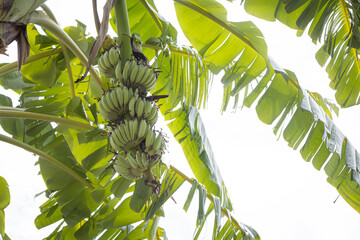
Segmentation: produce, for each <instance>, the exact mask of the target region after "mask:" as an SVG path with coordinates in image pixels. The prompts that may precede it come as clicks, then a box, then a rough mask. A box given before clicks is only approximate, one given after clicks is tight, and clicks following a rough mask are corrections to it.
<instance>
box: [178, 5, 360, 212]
mask: <svg viewBox="0 0 360 240" xmlns="http://www.w3.org/2000/svg"><path fill="white" fill-rule="evenodd" d="M269 4H270V3H269ZM175 8H176V9H177V14H178V15H177V16H178V20H179V22H180V26H181V27H182V29H183V31H184V33H185V34H187V36H189V41H190V42H191V43H192V44H193V45H194V47H195V48H196V50H198V51H199V52H202V51H203V48H204V46H212V45H213V43H215V42H216V41H219V42H218V43H217V45H216V46H217V48H215V49H214V50H215V51H214V53H216V54H218V55H219V56H220V55H222V54H223V55H224V56H229V52H230V51H231V47H229V46H228V45H227V41H228V40H229V39H231V38H232V37H234V38H237V41H238V42H240V43H241V44H240V46H241V48H240V47H239V46H236V47H235V50H237V51H235V52H232V54H233V55H232V57H227V58H225V59H227V61H226V62H224V63H223V65H222V68H223V69H224V70H225V71H226V73H225V75H224V77H223V78H222V82H223V83H224V86H225V93H224V96H225V100H224V101H225V104H224V105H225V106H226V104H227V102H228V101H229V99H230V96H231V95H233V96H235V98H234V99H235V106H236V105H237V102H238V101H239V97H236V96H237V94H239V90H240V89H242V88H245V89H246V90H245V91H244V104H245V105H246V106H250V105H251V104H252V103H254V102H255V101H256V99H258V101H257V106H256V111H257V114H258V117H259V119H260V120H261V121H263V122H264V123H266V124H272V123H274V122H275V121H276V124H275V128H274V132H275V133H277V132H278V130H279V129H284V131H283V136H284V138H285V140H286V141H288V142H289V146H290V147H292V148H294V149H297V148H300V149H301V150H300V152H301V154H302V156H303V158H304V159H305V160H306V161H312V163H313V165H314V166H315V168H316V169H319V170H320V169H321V168H323V169H324V170H325V172H326V173H327V174H328V176H329V178H328V182H329V183H330V184H332V185H333V186H334V187H336V188H337V190H338V191H339V193H340V195H341V196H343V198H344V199H345V200H346V201H347V202H348V203H349V204H350V205H351V206H352V207H353V208H354V209H355V210H356V211H360V201H359V200H358V199H359V196H360V192H359V190H358V186H359V183H360V181H359V178H358V175H359V173H360V171H359V166H358V163H357V158H358V157H357V156H359V153H358V152H357V151H356V150H355V149H354V148H353V147H352V145H351V144H350V143H349V141H348V140H347V139H346V138H345V137H344V135H343V134H342V133H341V131H340V130H339V129H338V128H337V127H336V126H335V125H334V123H333V122H332V120H331V114H330V109H331V108H332V107H331V105H329V104H328V103H327V102H325V101H324V100H323V99H322V98H321V97H320V95H318V94H315V93H311V92H308V91H305V90H303V89H302V88H301V86H300V84H299V82H298V80H297V78H296V75H295V74H294V73H292V72H291V71H288V70H283V69H281V67H279V66H278V65H277V64H276V63H275V62H274V61H273V60H271V59H270V60H268V58H267V57H263V56H266V52H261V51H259V50H258V49H259V48H254V47H253V46H256V44H260V43H261V44H265V43H264V42H262V41H263V40H262V39H261V33H260V32H259V30H258V29H257V28H256V27H255V26H252V25H251V24H248V23H244V24H238V23H236V24H234V23H230V22H228V21H227V20H226V11H225V9H224V8H223V7H221V6H220V5H219V4H217V3H216V2H215V1H185V0H175ZM189 19H191V20H189ZM194 19H196V21H195V20H194ZM190 21H191V26H190ZM204 23H207V24H204ZM228 26H232V27H231V28H230V27H228ZM235 28H236V29H235ZM254 28H256V29H254ZM199 31H201V33H202V34H204V33H209V34H210V33H217V34H218V35H217V37H216V36H213V37H214V38H213V39H216V41H215V40H214V41H210V39H209V40H208V41H207V42H206V38H200V39H201V40H204V41H203V42H199V41H198V38H195V37H193V34H194V36H197V35H196V34H197V32H199ZM223 32H226V34H227V37H228V38H222V39H221V41H220V36H221V34H223ZM238 32H241V33H243V35H237V34H236V33H238ZM204 35H206V34H204ZM245 39H247V41H245ZM252 42H254V44H250V43H252ZM261 49H265V50H266V46H263V47H262V48H261ZM247 51H248V52H247ZM235 53H236V54H235ZM341 54H342V53H338V55H337V58H338V59H342V55H341ZM203 57H204V58H205V59H206V60H207V61H210V59H211V58H210V57H211V55H210V57H208V58H207V57H206V55H203ZM237 57H238V58H239V60H238V59H236V58H237ZM261 58H262V60H261ZM246 60H249V61H246ZM213 61H214V63H213V64H216V63H217V60H213ZM210 65H211V64H210ZM227 66H230V67H227ZM266 66H270V69H269V68H266ZM219 67H220V66H219ZM210 69H212V70H213V71H214V70H215V71H219V69H214V68H211V67H210ZM227 83H234V85H232V87H229V84H227ZM249 84H251V85H252V86H253V88H252V90H251V88H250V87H248V86H250V85H249ZM236 86H239V87H236Z"/></svg>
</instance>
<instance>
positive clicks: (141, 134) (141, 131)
mask: <svg viewBox="0 0 360 240" xmlns="http://www.w3.org/2000/svg"><path fill="white" fill-rule="evenodd" d="M148 130H149V126H148V124H147V123H146V121H145V120H144V119H142V120H141V121H140V123H139V130H138V136H137V137H138V138H143V137H144V136H145V134H146V133H147V132H148Z"/></svg>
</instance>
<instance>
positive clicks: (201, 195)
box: [196, 184, 207, 227]
mask: <svg viewBox="0 0 360 240" xmlns="http://www.w3.org/2000/svg"><path fill="white" fill-rule="evenodd" d="M206 194H207V192H206V189H205V187H204V186H203V185H201V184H199V209H198V214H197V221H196V226H197V227H199V226H201V225H202V224H203V222H204V221H205V201H206Z"/></svg>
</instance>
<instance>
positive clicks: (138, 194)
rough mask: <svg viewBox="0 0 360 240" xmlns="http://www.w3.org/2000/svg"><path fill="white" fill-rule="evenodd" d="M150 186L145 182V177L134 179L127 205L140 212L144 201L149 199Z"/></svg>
mask: <svg viewBox="0 0 360 240" xmlns="http://www.w3.org/2000/svg"><path fill="white" fill-rule="evenodd" d="M150 196H151V188H149V187H148V186H147V185H146V184H145V177H142V178H140V179H139V180H137V181H136V184H135V190H134V194H133V195H132V197H131V200H130V203H129V206H130V208H131V209H132V210H133V211H135V212H137V213H140V212H141V210H142V209H143V207H144V205H145V203H146V202H147V201H148V200H149V199H150Z"/></svg>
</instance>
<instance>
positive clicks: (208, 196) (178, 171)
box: [170, 165, 242, 231]
mask: <svg viewBox="0 0 360 240" xmlns="http://www.w3.org/2000/svg"><path fill="white" fill-rule="evenodd" d="M170 169H171V170H172V171H174V172H175V173H176V174H177V175H179V176H180V177H181V178H183V179H184V180H185V181H187V182H188V183H190V184H192V183H193V181H192V180H191V178H189V177H188V176H186V175H185V174H184V173H183V172H181V171H180V170H179V169H177V168H175V167H174V166H172V165H170ZM197 188H198V189H199V186H197ZM206 197H207V199H209V200H210V201H211V202H212V203H214V198H213V197H212V196H211V195H210V194H208V193H207V194H206ZM221 212H222V213H223V214H224V215H225V216H226V217H227V218H228V219H229V220H231V221H232V223H233V224H234V225H235V226H236V227H237V228H238V229H239V230H240V231H242V230H241V227H240V225H239V223H238V222H237V221H236V219H235V218H234V217H233V216H229V214H228V211H227V210H226V209H225V208H223V207H221ZM230 218H231V219H230Z"/></svg>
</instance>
